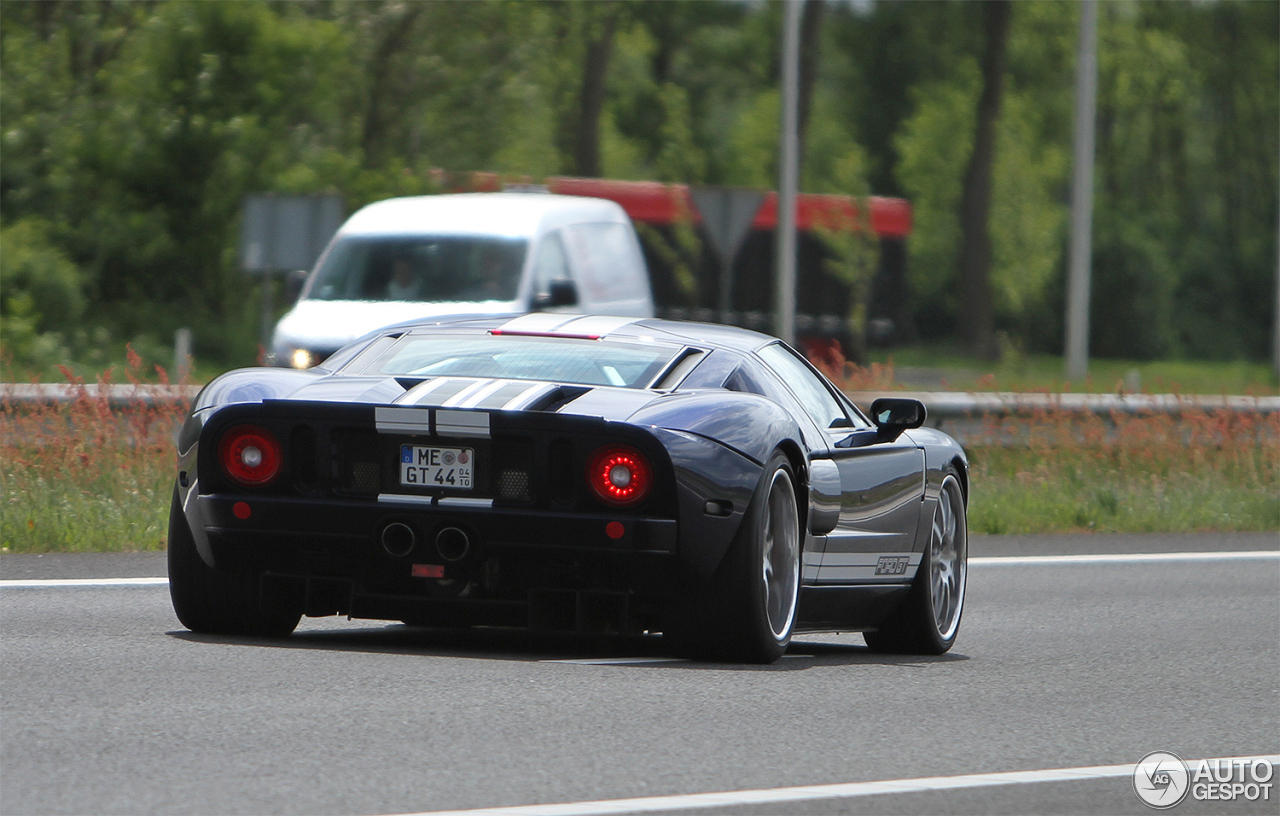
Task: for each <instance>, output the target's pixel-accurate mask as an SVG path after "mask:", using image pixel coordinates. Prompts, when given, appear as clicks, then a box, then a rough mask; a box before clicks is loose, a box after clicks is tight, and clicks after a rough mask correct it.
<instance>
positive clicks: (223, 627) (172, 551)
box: [168, 487, 302, 637]
mask: <svg viewBox="0 0 1280 816" xmlns="http://www.w3.org/2000/svg"><path fill="white" fill-rule="evenodd" d="M168 549H169V551H168V561H169V597H170V599H171V600H172V601H173V611H174V612H175V613H176V614H177V616H178V620H180V621H182V625H183V626H185V627H187V628H188V629H190V630H191V631H193V632H200V633H204V634H216V635H251V636H257V637H284V636H286V635H288V634H289V633H291V632H292V631H293V630H294V629H295V628H297V626H298V621H299V620H300V619H301V618H302V612H301V610H299V609H292V608H287V607H286V608H281V609H264V608H263V607H262V603H261V599H260V598H259V596H258V583H259V579H260V576H258V575H239V574H231V573H224V572H219V571H218V570H215V569H213V568H212V567H210V566H209V565H208V564H206V563H205V562H204V559H202V558H201V557H200V553H199V552H198V551H197V550H196V541H195V537H194V536H192V535H191V527H190V526H189V525H188V524H187V515H186V513H184V512H183V511H182V504H181V503H180V502H179V501H178V488H177V487H174V489H173V503H172V505H171V506H170V508H169V546H168Z"/></svg>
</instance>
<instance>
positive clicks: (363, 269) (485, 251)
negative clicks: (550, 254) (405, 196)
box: [307, 235, 528, 302]
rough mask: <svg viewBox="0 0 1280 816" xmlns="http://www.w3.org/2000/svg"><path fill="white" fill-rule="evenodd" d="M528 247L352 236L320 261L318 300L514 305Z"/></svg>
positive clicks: (501, 241) (449, 238) (461, 239)
mask: <svg viewBox="0 0 1280 816" xmlns="http://www.w3.org/2000/svg"><path fill="white" fill-rule="evenodd" d="M527 246H528V242H527V241H526V240H525V239H523V238H497V237H493V236H474V235H463V236H458V235H398V236H387V237H383V236H378V237H369V236H353V237H348V238H343V239H341V240H340V241H339V242H338V243H337V244H335V245H334V247H333V249H332V250H330V252H329V254H328V255H326V256H325V259H324V263H323V264H322V265H321V267H320V269H319V271H318V272H317V273H316V278H315V280H314V281H313V282H312V284H311V288H310V289H309V290H308V293H307V296H308V297H311V298H316V299H317V300H421V301H444V302H449V301H453V302H467V301H486V300H498V301H510V300H515V299H516V293H517V289H518V287H519V285H520V272H521V269H522V268H523V266H524V257H525V252H526V249H527Z"/></svg>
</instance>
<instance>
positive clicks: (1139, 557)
mask: <svg viewBox="0 0 1280 816" xmlns="http://www.w3.org/2000/svg"><path fill="white" fill-rule="evenodd" d="M1275 559H1280V550H1242V551H1236V552H1173V553H1099V554H1096V555H997V556H981V557H976V558H970V559H969V564H970V565H971V566H992V567H998V566H1020V565H1036V564H1045V565H1049V564H1156V563H1165V562H1170V561H1254V560H1258V561H1261V560H1275Z"/></svg>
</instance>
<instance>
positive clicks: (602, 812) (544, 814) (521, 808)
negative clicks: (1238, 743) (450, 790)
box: [400, 754, 1280, 816]
mask: <svg viewBox="0 0 1280 816" xmlns="http://www.w3.org/2000/svg"><path fill="white" fill-rule="evenodd" d="M1228 760H1230V761H1236V760H1243V761H1245V762H1252V761H1254V760H1261V761H1262V762H1266V763H1269V764H1273V765H1274V764H1276V763H1278V762H1280V754H1272V755H1270V756H1258V757H1230V758H1228V757H1222V758H1221V760H1219V759H1209V760H1207V761H1208V762H1218V761H1223V762H1226V761H1228ZM1194 762H1196V760H1189V761H1188V764H1191V763H1194ZM1135 764H1136V762H1128V763H1124V764H1122V765H1094V766H1092V767H1087V768H1053V769H1050V770H1043V771H1009V772H1005V773H985V774H965V775H963V776H929V777H923V778H918V779H886V780H882V781H879V782H848V783H843V784H836V785H807V786H801V787H794V788H765V789H762V790H740V791H721V792H717V793H690V794H677V795H674V796H646V797H642V798H637V799H602V800H598V801H594V802H565V803H563V804H553V805H516V806H513V807H496V808H475V809H471V810H432V811H420V812H418V813H412V814H400V816H607V815H608V814H623V813H652V812H655V811H665V810H693V809H698V808H715V807H741V806H747V805H777V804H781V803H783V802H802V801H806V800H815V799H855V798H858V797H862V796H875V795H878V794H884V793H898V794H901V793H923V792H926V791H944V790H958V789H961V788H983V787H991V786H996V785H1028V784H1035V783H1039V782H1080V781H1084V780H1090V779H1112V778H1117V777H1130V776H1132V775H1133V768H1134V765H1135Z"/></svg>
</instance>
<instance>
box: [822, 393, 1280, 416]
mask: <svg viewBox="0 0 1280 816" xmlns="http://www.w3.org/2000/svg"><path fill="white" fill-rule="evenodd" d="M847 393H848V395H849V398H850V399H852V400H853V401H854V402H855V403H857V404H858V405H860V406H863V407H867V406H870V405H871V401H872V400H874V399H876V398H877V397H888V396H891V397H911V398H912V399H918V400H920V401H921V402H923V403H924V405H925V408H927V409H928V412H929V418H930V420H933V419H982V418H983V417H1009V416H1032V415H1034V414H1037V413H1041V412H1062V411H1065V412H1068V413H1076V414H1097V415H1101V416H1113V415H1117V414H1119V415H1132V414H1175V415H1176V414H1182V413H1185V412H1188V411H1196V412H1201V411H1207V412H1216V411H1222V410H1226V411H1231V412H1234V413H1246V414H1263V415H1267V414H1274V413H1278V412H1280V397H1270V396H1268V397H1250V396H1231V395H1217V396H1214V395H1205V394H1070V393H1068V394H1048V393H1039V392H1023V391H991V392H981V391H979V392H970V391H890V392H881V391H850V392H847ZM931 424H932V423H931Z"/></svg>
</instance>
